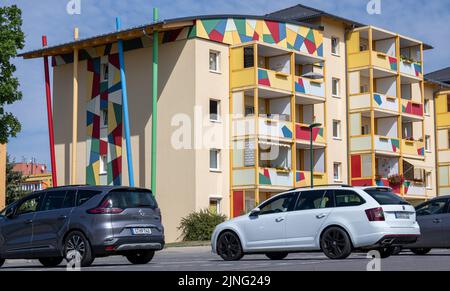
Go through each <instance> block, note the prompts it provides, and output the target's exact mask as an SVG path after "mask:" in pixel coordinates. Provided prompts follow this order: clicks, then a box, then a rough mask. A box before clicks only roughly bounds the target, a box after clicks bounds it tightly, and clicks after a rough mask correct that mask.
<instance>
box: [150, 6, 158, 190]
mask: <svg viewBox="0 0 450 291" xmlns="http://www.w3.org/2000/svg"><path fill="white" fill-rule="evenodd" d="M158 14H159V13H158V8H153V22H154V23H156V22H157V21H158V18H159V15H158ZM158 39H159V32H158V31H157V30H156V31H154V32H153V70H152V76H153V84H152V89H153V94H152V181H151V190H152V192H153V195H155V193H156V147H157V140H156V139H157V130H158V123H157V121H158V118H157V114H158V54H159V48H158V45H159V43H158Z"/></svg>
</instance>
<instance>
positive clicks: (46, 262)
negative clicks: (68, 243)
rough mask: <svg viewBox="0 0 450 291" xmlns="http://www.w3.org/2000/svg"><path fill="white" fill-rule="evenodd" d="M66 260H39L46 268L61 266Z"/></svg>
mask: <svg viewBox="0 0 450 291" xmlns="http://www.w3.org/2000/svg"><path fill="white" fill-rule="evenodd" d="M63 259H64V258H41V259H39V262H40V263H41V264H42V266H44V267H48V268H53V267H56V266H59V264H61V262H62V261H63Z"/></svg>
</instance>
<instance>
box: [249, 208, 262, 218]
mask: <svg viewBox="0 0 450 291" xmlns="http://www.w3.org/2000/svg"><path fill="white" fill-rule="evenodd" d="M260 213H261V209H259V208H255V209H253V210H252V211H251V212H250V216H251V217H257V216H259V214H260Z"/></svg>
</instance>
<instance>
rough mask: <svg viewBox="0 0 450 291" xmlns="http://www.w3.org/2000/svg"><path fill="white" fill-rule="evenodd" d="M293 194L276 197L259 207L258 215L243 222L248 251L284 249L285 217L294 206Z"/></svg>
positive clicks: (294, 196)
mask: <svg viewBox="0 0 450 291" xmlns="http://www.w3.org/2000/svg"><path fill="white" fill-rule="evenodd" d="M296 197H297V195H296V194H295V193H289V194H284V195H280V196H276V197H274V198H273V199H271V200H269V201H267V202H265V203H263V204H262V205H261V206H260V210H261V211H260V212H259V214H258V215H254V216H252V215H250V216H248V218H247V220H246V221H245V226H244V229H245V236H246V241H247V248H248V249H249V250H268V249H277V248H284V247H285V236H286V230H285V223H286V215H287V213H288V212H289V211H291V210H292V209H293V207H294V204H295V198H296Z"/></svg>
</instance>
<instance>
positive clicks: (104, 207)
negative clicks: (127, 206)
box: [87, 199, 123, 214]
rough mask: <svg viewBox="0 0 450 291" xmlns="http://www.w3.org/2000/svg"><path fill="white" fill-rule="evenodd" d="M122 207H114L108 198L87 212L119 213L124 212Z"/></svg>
mask: <svg viewBox="0 0 450 291" xmlns="http://www.w3.org/2000/svg"><path fill="white" fill-rule="evenodd" d="M122 212H123V209H122V208H113V207H111V201H110V200H109V199H106V200H105V201H103V202H102V204H100V206H98V207H96V208H92V209H89V210H88V211H87V213H89V214H119V213H122Z"/></svg>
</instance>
